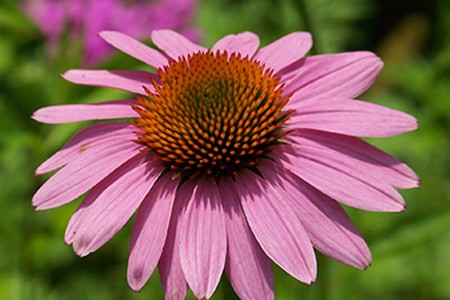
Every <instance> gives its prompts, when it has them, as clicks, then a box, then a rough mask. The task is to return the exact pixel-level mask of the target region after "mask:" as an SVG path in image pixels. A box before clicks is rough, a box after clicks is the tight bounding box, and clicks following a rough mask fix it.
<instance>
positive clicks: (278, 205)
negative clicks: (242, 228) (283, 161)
mask: <svg viewBox="0 0 450 300" xmlns="http://www.w3.org/2000/svg"><path fill="white" fill-rule="evenodd" d="M235 183H236V184H235V186H236V190H237V193H238V195H239V197H240V198H241V203H242V207H243V209H244V213H245V216H246V217H247V221H248V223H249V225H250V228H251V230H252V232H253V234H254V235H255V237H256V239H257V241H258V243H259V245H260V246H261V248H262V249H263V250H264V252H265V253H266V254H267V256H269V257H270V258H271V259H272V260H273V261H274V262H275V263H276V264H277V265H279V266H280V267H281V268H282V269H283V270H285V271H286V272H288V273H289V274H290V275H292V276H293V277H295V278H296V279H298V280H300V281H303V282H305V283H306V284H310V283H311V282H312V281H314V280H315V278H316V257H315V255H314V250H313V247H312V245H311V242H310V241H309V238H308V236H307V235H306V232H305V229H304V227H303V225H302V223H301V221H300V219H299V218H298V216H297V215H296V214H295V213H294V211H293V207H291V206H292V205H290V203H289V202H288V201H286V200H285V199H283V198H282V197H280V195H277V194H275V193H274V192H273V190H270V189H269V187H268V184H269V182H268V181H266V180H264V179H261V178H260V177H259V176H258V175H256V174H253V173H248V172H245V173H242V174H241V175H239V176H238V178H236V182H235Z"/></svg>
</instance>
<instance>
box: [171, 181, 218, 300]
mask: <svg viewBox="0 0 450 300" xmlns="http://www.w3.org/2000/svg"><path fill="white" fill-rule="evenodd" d="M226 248H227V241H226V230H225V216H224V212H223V208H222V204H221V199H220V194H219V190H218V188H217V185H216V183H215V182H213V181H212V180H203V179H200V180H199V181H198V183H197V186H196V187H195V188H194V191H193V193H192V195H191V198H190V200H189V203H188V205H187V208H186V213H185V215H184V217H183V220H182V225H181V232H180V259H181V267H182V268H183V272H184V274H185V276H186V281H187V282H188V284H189V287H190V288H191V289H192V292H193V293H194V295H195V296H196V297H197V298H198V299H201V298H204V297H206V298H210V297H211V295H212V294H213V292H214V290H215V289H216V287H217V285H218V284H219V280H220V276H221V275H222V272H223V269H224V266H225V257H226Z"/></svg>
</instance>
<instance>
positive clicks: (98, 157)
mask: <svg viewBox="0 0 450 300" xmlns="http://www.w3.org/2000/svg"><path fill="white" fill-rule="evenodd" d="M139 149H140V147H139V146H138V145H137V144H136V143H134V142H131V141H129V140H118V141H115V142H114V143H112V142H108V143H103V144H102V145H101V146H100V145H99V146H98V147H94V146H92V147H91V148H88V150H90V151H87V150H86V151H84V152H83V155H82V156H80V157H78V158H77V159H75V160H73V161H72V162H70V163H69V164H68V165H66V166H65V167H64V168H62V169H61V170H59V171H58V172H57V173H56V174H55V175H53V176H52V177H51V178H50V179H49V180H47V182H45V183H44V185H43V186H41V188H40V189H39V190H38V191H37V192H36V193H35V194H34V196H33V205H34V206H36V209H38V210H40V209H49V208H54V207H57V206H60V205H63V204H65V203H68V202H70V201H72V200H73V199H75V198H77V197H79V196H81V195H82V194H83V193H85V192H86V191H87V190H89V189H90V188H92V187H93V186H94V185H96V184H97V183H98V182H100V181H101V180H102V179H103V178H105V177H106V176H107V175H108V174H109V173H111V172H112V171H113V170H114V169H116V168H117V167H119V166H120V165H121V164H123V163H124V162H126V161H127V160H129V159H130V158H131V157H133V156H134V155H136V154H137V153H138V152H139Z"/></svg>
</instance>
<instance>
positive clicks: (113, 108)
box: [32, 100, 139, 124]
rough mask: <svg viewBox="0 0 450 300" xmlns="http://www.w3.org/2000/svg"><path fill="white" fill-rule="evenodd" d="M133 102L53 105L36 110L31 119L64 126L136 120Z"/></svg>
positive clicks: (134, 102) (117, 101)
mask: <svg viewBox="0 0 450 300" xmlns="http://www.w3.org/2000/svg"><path fill="white" fill-rule="evenodd" d="M135 104H136V101H134V100H116V101H108V102H102V103H95V104H69V105H54V106H49V107H44V108H41V109H38V110H37V111H35V112H34V114H33V116H32V118H33V119H35V120H36V121H39V122H41V123H47V124H64V123H73V122H81V121H90V120H105V119H119V118H136V117H139V115H138V114H137V113H136V112H135V111H134V110H133V109H132V107H131V105H135Z"/></svg>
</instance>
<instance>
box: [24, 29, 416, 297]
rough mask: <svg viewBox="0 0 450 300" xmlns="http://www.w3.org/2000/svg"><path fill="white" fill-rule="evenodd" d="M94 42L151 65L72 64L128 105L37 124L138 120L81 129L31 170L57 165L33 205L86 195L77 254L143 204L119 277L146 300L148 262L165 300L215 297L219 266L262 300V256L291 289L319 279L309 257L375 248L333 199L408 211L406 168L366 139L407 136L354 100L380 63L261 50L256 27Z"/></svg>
mask: <svg viewBox="0 0 450 300" xmlns="http://www.w3.org/2000/svg"><path fill="white" fill-rule="evenodd" d="M100 35H101V37H102V38H103V39H105V40H106V41H107V42H108V43H110V44H111V45H113V46H114V47H116V48H117V49H119V50H121V51H123V52H125V53H127V54H129V55H131V56H133V57H135V58H137V59H139V60H141V61H143V62H145V63H147V64H148V65H150V66H152V67H154V68H155V69H157V70H158V72H157V74H154V73H151V72H145V71H105V70H101V71H93V70H71V71H68V72H67V73H65V74H64V75H63V77H64V78H65V79H67V80H69V81H71V82H74V83H77V84H83V85H92V86H105V87H110V88H117V89H122V90H126V91H130V92H133V93H137V94H140V96H138V97H137V99H136V100H115V101H108V102H103V103H98V104H83V105H63V106H53V107H47V108H42V109H40V110H38V111H36V112H35V114H34V115H33V118H34V119H35V120H38V121H40V122H44V123H53V124H57V123H69V122H78V121H86V120H106V119H119V118H133V119H134V121H132V122H126V121H122V120H119V121H116V122H104V123H98V124H94V125H90V126H88V127H86V128H85V129H83V130H81V131H80V132H79V133H78V134H76V135H75V136H74V137H73V138H72V139H71V140H70V141H69V142H68V144H67V145H66V146H64V148H63V149H61V150H60V151H59V152H57V153H56V154H54V155H53V156H52V157H50V158H49V159H48V160H47V161H45V162H44V163H43V164H42V165H41V166H39V167H38V169H37V171H36V173H37V174H39V175H40V174H43V173H47V172H50V171H53V170H55V169H58V168H60V170H59V171H58V172H56V173H55V174H54V175H53V176H52V177H51V178H50V179H49V180H48V181H47V182H46V183H45V184H44V185H43V186H42V187H41V188H40V189H39V190H38V191H37V192H36V194H35V195H34V198H33V205H35V206H36V208H37V209H49V208H53V207H57V206H60V205H63V204H65V203H67V202H69V201H72V200H73V199H75V198H77V197H79V196H81V195H82V194H83V193H85V192H87V191H89V190H90V191H89V193H88V195H87V196H86V198H85V199H84V201H83V202H82V203H81V205H80V207H79V208H78V209H77V211H76V212H75V214H74V215H73V217H72V219H71V220H70V223H69V225H68V227H67V231H66V235H65V240H66V242H67V243H68V244H72V245H73V248H74V250H75V252H76V253H77V254H78V255H80V256H85V255H87V254H89V253H91V252H93V251H96V250H97V249H98V248H100V247H101V246H102V245H103V244H105V243H106V242H107V241H108V240H109V239H111V238H112V237H113V236H114V235H115V234H116V232H117V231H118V230H120V229H121V228H122V226H124V224H125V223H126V222H127V221H128V220H129V219H130V217H131V216H132V215H133V214H134V212H135V211H136V210H137V215H136V218H135V221H134V227H133V232H132V236H131V247H130V254H129V262H128V282H129V284H130V286H131V287H132V288H133V289H134V290H140V289H141V288H142V287H143V285H144V284H145V282H146V281H147V279H148V278H149V276H150V275H151V274H152V273H153V271H154V269H155V267H156V266H158V268H159V273H160V276H161V282H162V286H163V288H164V292H165V295H166V298H168V299H182V298H184V297H185V295H186V290H187V287H188V286H189V287H190V288H191V289H192V291H193V293H194V294H195V296H196V297H198V298H203V297H206V298H209V297H211V295H212V294H213V292H214V290H215V289H216V287H217V284H218V282H219V280H220V277H221V275H222V272H223V271H224V270H225V272H226V274H227V276H228V278H229V280H230V282H231V284H232V286H233V288H234V290H235V291H236V293H237V294H238V295H239V296H240V297H241V298H243V299H272V298H273V297H274V291H273V289H274V283H273V275H272V269H271V261H273V262H275V263H276V264H277V265H279V266H280V267H281V268H282V269H284V270H285V271H286V272H288V273H289V274H290V275H292V276H293V277H295V278H297V279H298V280H300V281H303V282H305V283H306V284H310V283H311V282H312V281H314V280H315V278H316V259H315V255H314V251H313V247H314V248H317V249H318V250H319V251H321V252H323V253H324V254H326V255H328V256H330V257H332V258H334V259H336V260H339V261H341V262H343V263H345V264H348V265H351V266H354V267H356V268H359V269H365V268H367V267H368V266H369V265H370V263H371V255H370V252H369V249H368V247H367V245H366V243H365V242H364V240H363V239H362V238H361V236H360V235H359V234H358V232H357V230H356V228H355V227H354V226H353V225H352V223H351V221H350V219H349V217H348V216H347V214H346V213H345V212H344V210H343V209H342V207H341V206H340V204H339V203H343V204H346V205H348V206H352V207H356V208H360V209H364V210H370V211H402V210H403V209H404V206H405V203H404V200H403V199H402V196H401V195H400V194H399V193H398V192H397V191H396V189H406V188H413V187H417V186H418V178H417V176H416V175H415V173H414V172H413V171H412V170H411V169H410V168H409V167H407V166H406V165H405V164H403V163H401V162H400V161H398V160H397V159H395V158H393V157H391V156H390V155H388V154H386V153H384V152H382V151H380V150H378V149H377V148H375V147H373V146H371V145H370V144H368V143H366V142H365V141H363V140H361V139H360V137H387V136H394V135H398V134H401V133H404V132H408V131H411V130H414V129H416V128H417V123H416V120H415V119H414V118H413V117H411V116H409V115H407V114H405V113H402V112H399V111H395V110H392V109H389V108H385V107H382V106H378V105H375V104H371V103H367V102H363V101H360V100H354V99H353V98H355V97H356V96H358V95H360V94H361V93H362V92H363V91H365V90H366V89H367V88H368V87H369V86H370V85H371V84H372V83H373V81H374V80H375V77H376V76H377V74H378V72H379V71H380V69H381V68H382V65H383V64H382V62H381V61H380V59H379V58H378V57H377V56H375V55H374V54H372V53H370V52H351V53H341V54H327V55H316V56H310V57H306V58H303V56H304V55H305V54H306V53H307V52H308V50H309V49H310V47H311V44H312V41H311V36H310V35H309V34H308V33H304V32H296V33H292V34H289V35H287V36H285V37H282V38H281V39H279V40H277V41H275V42H273V43H272V44H270V45H268V46H266V47H263V48H261V49H258V47H259V39H258V37H257V36H256V35H255V34H253V33H250V32H244V33H241V34H238V35H228V36H226V37H224V38H223V39H221V40H220V41H218V42H217V43H216V44H215V45H214V46H213V47H212V49H211V50H207V49H205V48H203V47H201V46H199V45H196V44H193V43H192V42H190V41H189V40H187V39H186V38H184V37H183V36H181V35H179V34H177V33H175V32H173V31H170V30H159V31H153V32H152V35H151V38H152V41H153V43H154V44H155V45H156V46H157V47H158V48H159V51H158V50H154V49H152V48H149V47H147V46H145V45H144V44H141V43H140V42H138V41H137V40H135V39H133V38H131V37H129V36H127V35H124V34H122V33H118V32H102V33H101V34H100Z"/></svg>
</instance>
